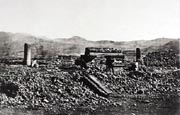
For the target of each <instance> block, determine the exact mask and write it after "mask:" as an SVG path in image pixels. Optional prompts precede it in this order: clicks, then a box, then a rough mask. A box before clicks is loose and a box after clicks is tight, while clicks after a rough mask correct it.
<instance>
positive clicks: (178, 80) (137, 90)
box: [0, 51, 180, 111]
mask: <svg viewBox="0 0 180 115" xmlns="http://www.w3.org/2000/svg"><path fill="white" fill-rule="evenodd" d="M169 54H171V55H170V56H169ZM159 57H161V58H159ZM174 58H175V55H174V54H173V52H171V51H170V52H169V51H167V52H166V51H165V52H159V53H149V54H148V55H147V56H146V59H147V60H148V65H152V66H146V65H143V66H139V67H140V68H139V71H135V70H125V69H123V68H119V70H116V71H115V72H114V73H113V72H112V71H110V70H109V69H107V67H106V65H105V61H106V60H105V58H100V57H97V58H95V59H93V60H92V61H91V62H89V63H87V68H86V69H85V68H80V67H76V68H71V69H61V68H60V67H59V65H61V63H62V62H61V60H56V59H55V60H53V61H47V62H46V61H44V62H42V63H44V65H43V64H42V63H41V64H39V67H27V66H24V65H7V64H0V104H1V105H8V106H17V105H18V106H24V107H27V108H41V107H42V108H45V109H47V110H51V111H56V110H61V109H62V108H63V109H68V108H73V107H78V106H87V107H92V106H97V105H111V104H114V102H113V100H111V99H108V98H104V97H101V96H99V95H97V94H96V93H94V92H93V91H92V90H91V89H90V88H89V87H87V86H86V84H85V83H84V82H82V78H83V77H84V76H85V75H93V76H95V77H96V78H97V79H98V80H99V81H100V83H102V85H104V86H105V87H106V88H108V89H109V90H111V91H112V92H113V94H117V95H134V96H137V95H145V96H150V97H153V96H155V97H156V96H162V95H177V94H178V93H179V91H180V88H179V86H180V77H179V76H180V72H179V71H174V69H173V68H170V69H169V68H164V66H168V65H170V66H173V67H174V64H175V62H174ZM160 60H163V61H160ZM161 64H162V65H163V66H161Z"/></svg>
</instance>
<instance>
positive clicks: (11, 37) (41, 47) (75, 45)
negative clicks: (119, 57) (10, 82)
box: [0, 32, 180, 58]
mask: <svg viewBox="0 0 180 115" xmlns="http://www.w3.org/2000/svg"><path fill="white" fill-rule="evenodd" d="M24 43H28V44H31V49H32V55H33V57H38V56H46V57H48V56H55V55H80V54H83V53H84V49H85V48H86V47H101V48H103V47H111V48H117V49H122V50H125V49H135V48H137V47H138V48H141V49H142V51H143V52H145V53H147V52H152V51H157V50H159V49H173V50H176V52H177V53H178V52H179V49H180V48H179V43H180V42H179V40H178V39H170V38H157V39H154V40H137V41H108V40H101V41H89V40H86V39H85V38H82V37H79V36H73V37H71V38H56V39H48V38H44V37H35V36H32V35H29V34H22V33H10V32H0V57H1V58H2V57H23V51H24Z"/></svg>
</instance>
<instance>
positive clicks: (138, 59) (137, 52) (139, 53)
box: [136, 48, 141, 61]
mask: <svg viewBox="0 0 180 115" xmlns="http://www.w3.org/2000/svg"><path fill="white" fill-rule="evenodd" d="M140 59H141V50H140V48H136V61H140Z"/></svg>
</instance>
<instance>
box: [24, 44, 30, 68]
mask: <svg viewBox="0 0 180 115" xmlns="http://www.w3.org/2000/svg"><path fill="white" fill-rule="evenodd" d="M24 64H25V65H27V66H31V46H30V45H29V44H27V43H25V44H24Z"/></svg>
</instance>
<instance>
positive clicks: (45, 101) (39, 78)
mask: <svg viewBox="0 0 180 115" xmlns="http://www.w3.org/2000/svg"><path fill="white" fill-rule="evenodd" d="M48 67H51V68H48ZM0 71H1V73H0V87H1V88H0V89H1V90H0V95H1V96H0V104H1V105H8V106H18V105H19V106H24V107H28V108H45V109H52V110H53V111H54V110H60V109H68V108H72V107H77V106H96V105H98V104H101V105H104V104H108V103H109V104H110V103H111V101H110V100H108V99H106V98H104V97H101V96H99V95H97V94H95V93H93V92H92V91H91V90H90V89H89V88H88V87H87V86H86V85H84V84H83V82H82V81H81V77H82V75H83V74H82V73H81V72H80V71H79V72H76V71H71V72H67V71H64V70H61V69H58V68H57V67H54V68H53V69H52V66H48V65H47V66H46V67H40V68H30V67H26V66H20V65H15V66H5V65H1V66H0ZM55 107H57V109H54V108H55Z"/></svg>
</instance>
